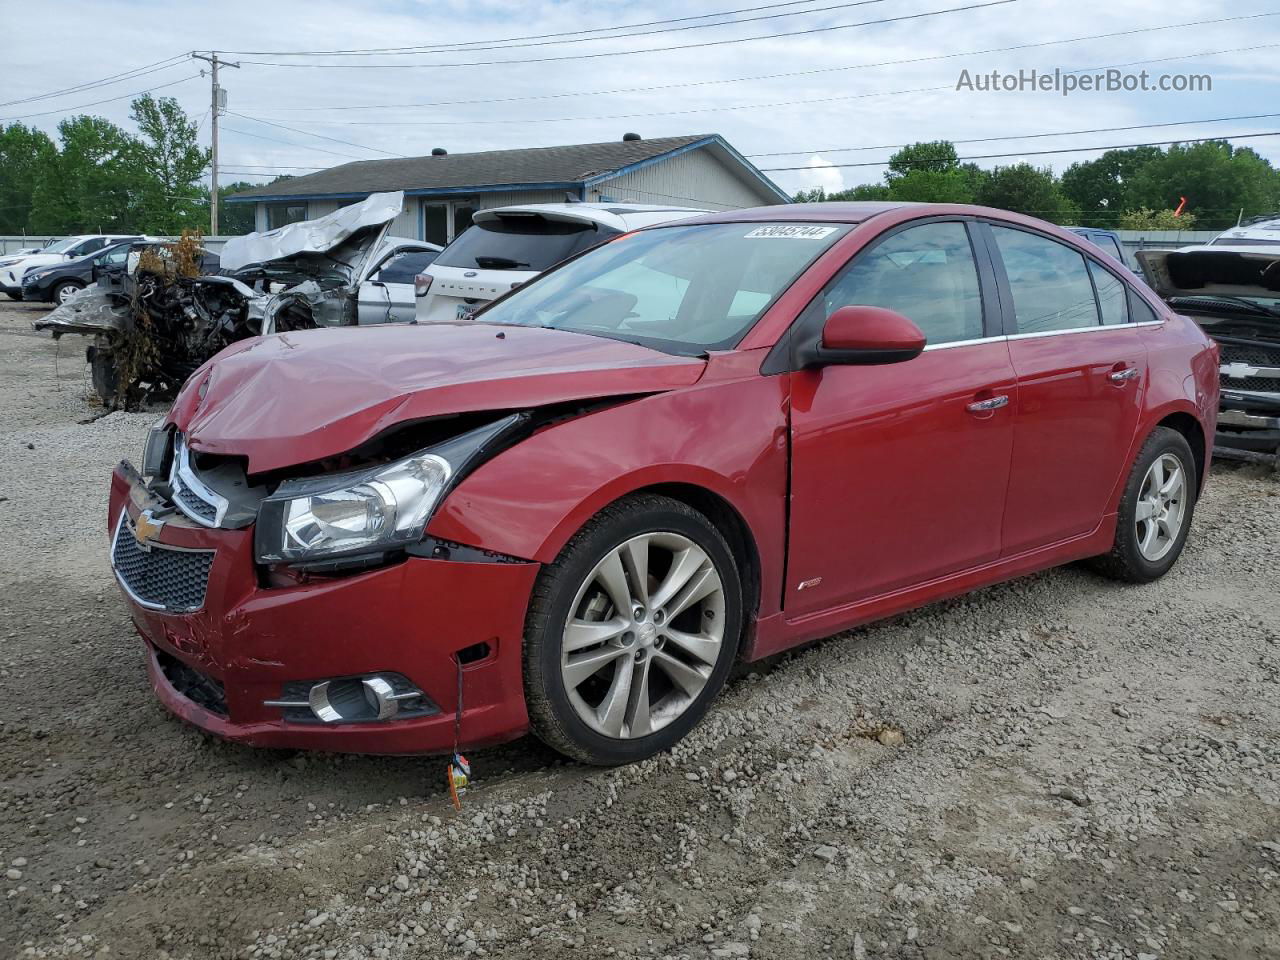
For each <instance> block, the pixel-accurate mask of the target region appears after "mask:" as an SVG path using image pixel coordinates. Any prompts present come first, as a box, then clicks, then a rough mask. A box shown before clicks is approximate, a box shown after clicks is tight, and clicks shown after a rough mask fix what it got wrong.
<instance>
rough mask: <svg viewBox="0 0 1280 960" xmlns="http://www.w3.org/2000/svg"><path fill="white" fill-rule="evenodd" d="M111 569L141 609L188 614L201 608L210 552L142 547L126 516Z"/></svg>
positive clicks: (122, 520)
mask: <svg viewBox="0 0 1280 960" xmlns="http://www.w3.org/2000/svg"><path fill="white" fill-rule="evenodd" d="M111 566H112V567H113V568H114V569H115V571H116V576H118V577H119V578H120V582H121V583H122V584H123V585H124V588H125V589H126V590H128V591H129V593H130V594H131V595H132V596H133V598H134V599H135V600H137V601H138V602H139V603H141V604H143V605H144V606H147V607H151V608H153V609H157V610H168V611H170V612H171V613H190V612H191V611H193V610H199V609H200V608H201V607H202V606H203V605H204V593H205V588H206V587H207V586H208V583H209V568H210V567H211V566H213V551H212V550H182V549H178V548H176V547H165V546H161V545H160V544H150V545H148V546H147V547H143V546H142V545H141V544H139V543H138V541H137V538H136V537H135V536H134V534H133V524H132V523H131V522H130V520H129V518H128V516H124V517H122V518H121V520H120V524H119V525H118V526H117V527H116V539H115V542H114V543H113V544H112V545H111Z"/></svg>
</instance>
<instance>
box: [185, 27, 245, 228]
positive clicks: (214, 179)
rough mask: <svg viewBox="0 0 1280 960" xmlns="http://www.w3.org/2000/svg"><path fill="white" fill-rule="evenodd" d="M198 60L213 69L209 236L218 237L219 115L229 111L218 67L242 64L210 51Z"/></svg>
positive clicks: (194, 54) (195, 56)
mask: <svg viewBox="0 0 1280 960" xmlns="http://www.w3.org/2000/svg"><path fill="white" fill-rule="evenodd" d="M191 56H193V57H194V58H195V59H197V60H203V61H205V62H206V63H208V64H209V65H210V66H212V67H213V95H212V97H211V99H210V101H209V119H210V121H211V122H212V124H213V126H212V128H211V129H212V130H213V151H212V153H213V157H212V165H211V169H210V177H209V181H210V182H209V235H210V236H217V235H218V115H219V113H221V112H222V111H223V110H225V109H227V91H226V90H224V89H223V88H222V87H220V86H218V67H219V66H223V67H235V68H236V69H237V70H238V69H240V64H238V63H230V62H228V61H226V60H219V59H218V51H216V50H211V51H209V54H208V56H206V55H205V54H202V53H193V54H192V55H191Z"/></svg>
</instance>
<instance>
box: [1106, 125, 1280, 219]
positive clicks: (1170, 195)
mask: <svg viewBox="0 0 1280 960" xmlns="http://www.w3.org/2000/svg"><path fill="white" fill-rule="evenodd" d="M1181 197H1186V198H1187V211H1188V212H1190V213H1194V214H1196V215H1197V216H1198V217H1199V219H1200V222H1201V225H1202V227H1203V228H1204V229H1209V230H1216V229H1223V228H1226V227H1229V226H1231V225H1232V224H1233V223H1235V222H1236V218H1237V217H1238V216H1239V215H1240V211H1241V210H1243V211H1244V215H1245V216H1246V217H1248V216H1250V215H1252V214H1256V213H1265V212H1267V211H1270V210H1275V209H1276V207H1277V205H1278V202H1280V178H1278V175H1277V173H1276V171H1275V170H1273V169H1272V168H1271V165H1270V164H1269V163H1267V161H1266V160H1264V159H1263V158H1262V157H1260V156H1258V154H1256V153H1255V152H1254V151H1252V150H1250V149H1248V148H1247V147H1241V148H1235V147H1232V146H1231V145H1230V144H1229V143H1224V142H1223V141H1221V140H1209V141H1204V142H1201V143H1195V144H1189V145H1182V144H1174V145H1173V146H1171V147H1170V148H1169V150H1168V152H1167V153H1162V154H1161V155H1160V156H1159V157H1158V158H1156V159H1154V160H1152V161H1151V162H1150V163H1148V164H1146V165H1144V166H1143V167H1142V169H1141V170H1139V171H1138V173H1137V175H1136V176H1135V177H1134V184H1133V193H1132V196H1131V203H1130V204H1129V206H1128V207H1127V209H1136V208H1137V207H1151V208H1152V209H1154V210H1159V209H1161V208H1164V207H1176V206H1177V205H1178V203H1179V200H1180V198H1181Z"/></svg>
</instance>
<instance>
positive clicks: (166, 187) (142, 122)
mask: <svg viewBox="0 0 1280 960" xmlns="http://www.w3.org/2000/svg"><path fill="white" fill-rule="evenodd" d="M130 114H131V116H132V117H133V120H134V122H135V123H136V124H137V125H138V133H139V136H138V137H137V138H132V139H131V142H130V144H129V149H128V153H127V160H126V162H127V164H128V166H129V176H130V179H131V180H132V182H133V185H134V188H135V193H134V197H133V202H134V207H133V214H134V217H135V223H134V227H133V229H134V230H138V231H140V232H144V233H168V234H172V233H181V232H182V231H183V230H184V229H190V228H193V227H200V226H202V225H205V224H207V223H208V215H209V212H208V211H209V208H208V204H207V199H208V198H207V195H206V196H205V197H203V198H202V197H201V193H202V191H201V187H200V178H201V176H202V175H203V174H204V171H205V169H206V168H207V167H208V166H209V161H210V151H208V150H206V149H204V148H203V147H201V146H200V145H199V144H198V143H197V142H196V125H195V124H194V123H193V122H192V121H191V120H189V119H188V118H187V115H186V114H185V113H184V112H183V110H182V108H181V107H180V106H178V101H177V100H174V99H173V98H172V97H162V98H161V99H159V100H156V99H153V98H152V96H151V94H145V95H144V96H141V97H139V98H138V99H136V100H134V101H133V105H132V110H131V111H130ZM202 199H203V200H204V201H205V202H204V203H202V202H200V201H201V200H202Z"/></svg>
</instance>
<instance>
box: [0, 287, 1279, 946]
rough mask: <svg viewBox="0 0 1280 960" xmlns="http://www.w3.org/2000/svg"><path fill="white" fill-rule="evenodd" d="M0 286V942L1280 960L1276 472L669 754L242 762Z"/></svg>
mask: <svg viewBox="0 0 1280 960" xmlns="http://www.w3.org/2000/svg"><path fill="white" fill-rule="evenodd" d="M38 313H39V310H38V309H37V308H35V307H34V306H30V305H18V304H6V305H3V306H0V404H2V405H3V408H4V410H5V412H6V415H5V417H4V418H3V421H0V443H2V444H3V448H2V449H3V452H4V456H3V458H2V459H0V543H3V552H2V553H0V631H2V634H0V636H2V637H3V647H2V648H0V704H3V708H2V709H0V769H3V770H4V771H5V775H4V777H3V780H2V782H0V870H5V871H7V872H6V873H5V877H4V878H3V880H0V883H2V884H3V887H2V889H3V891H4V897H3V900H2V901H0V955H3V956H10V955H15V956H37V957H65V956H111V957H148V958H149V957H174V958H186V957H191V958H206V957H237V958H238V957H281V958H284V957H324V958H343V960H345V958H353V960H354V958H369V957H379V958H381V957H386V958H399V957H418V956H423V957H426V956H460V955H468V954H473V955H477V956H494V957H516V956H518V957H547V958H550V957H557V958H559V957H565V956H575V955H576V956H583V957H592V958H594V957H600V956H617V957H646V958H647V957H689V958H721V957H729V958H732V957H747V956H752V957H779V958H801V957H803V958H812V957H815V956H818V957H821V956H834V957H852V958H856V960H862V958H882V957H906V958H930V960H933V958H938V960H941V958H954V957H1036V958H1047V957H1064V958H1066V957H1070V958H1090V960H1096V958H1135V960H1155V958H1172V957H1187V958H1196V960H1208V958H1223V960H1242V958H1251V957H1258V958H1262V957H1269V958H1274V957H1276V956H1280V646H1278V645H1277V644H1278V643H1280V588H1278V587H1277V583H1278V582H1280V581H1278V579H1277V574H1276V570H1277V564H1278V562H1280V539H1278V538H1277V535H1276V532H1277V529H1278V524H1280V482H1278V481H1277V478H1276V476H1275V475H1274V474H1273V473H1272V472H1271V470H1270V469H1269V468H1264V467H1260V466H1256V465H1246V466H1232V465H1219V466H1218V467H1217V468H1216V473H1215V476H1214V477H1213V479H1212V482H1211V484H1210V485H1209V488H1208V489H1207V491H1206V492H1205V497H1204V499H1203V500H1202V502H1201V503H1200V506H1199V509H1198V512H1197V515H1196V518H1195V527H1194V529H1193V531H1192V535H1191V539H1190V541H1189V542H1188V547H1187V553H1186V555H1185V556H1184V558H1183V560H1182V561H1181V562H1180V563H1179V565H1178V566H1177V567H1175V569H1174V570H1173V572H1172V573H1171V574H1170V575H1169V576H1168V577H1166V578H1165V579H1164V580H1163V581H1161V582H1159V583H1157V584H1154V585H1151V586H1146V587H1130V586H1121V585H1118V584H1114V583H1110V582H1107V581H1104V580H1101V579H1099V578H1097V577H1095V576H1094V575H1092V574H1091V573H1089V572H1087V571H1086V570H1083V569H1080V568H1074V567H1073V568H1066V569H1060V570H1056V571H1051V572H1048V573H1044V574H1041V575H1038V576H1034V577H1028V578H1024V579H1021V580H1018V581H1015V582H1013V583H1009V584H1005V585H1002V586H998V587H994V588H991V589H988V590H984V591H981V592H979V593H976V594H973V595H970V596H968V597H965V598H963V599H960V600H957V601H953V602H951V603H948V604H943V605H937V606H933V607H930V608H928V609H925V610H922V611H919V612H917V613H914V614H911V615H909V616H904V617H900V618H897V619H895V620H893V621H890V622H888V623H885V624H881V625H877V626H874V627H870V628H866V629H862V630H858V631H854V632H853V633H852V634H847V635H842V636H840V637H834V638H831V639H829V640H826V641H824V642H822V643H820V644H816V645H814V646H812V647H810V648H808V649H807V650H804V651H802V652H799V653H795V654H793V655H790V656H786V657H783V658H780V659H778V660H776V661H773V662H771V663H768V664H765V665H762V666H760V667H758V668H756V669H754V670H751V671H744V672H743V673H742V674H741V675H740V676H739V677H738V678H737V679H735V681H734V682H733V683H732V684H731V686H730V688H729V690H728V691H727V692H726V694H725V695H724V696H723V697H722V699H721V700H720V702H719V703H718V704H717V706H716V707H715V708H714V709H713V710H712V712H711V715H710V716H709V718H708V720H707V721H706V722H704V723H703V724H702V726H701V727H700V728H699V729H698V730H696V731H695V732H694V734H693V735H692V736H691V737H690V738H689V739H688V740H687V741H686V742H685V743H683V744H681V745H680V747H679V748H678V749H677V751H676V752H675V753H674V754H672V755H670V756H664V757H660V758H658V759H655V760H652V761H649V762H647V763H644V764H640V765H638V766H633V767H629V768H625V769H619V770H597V769H588V768H584V767H580V766H576V765H571V764H565V763H562V762H560V761H559V760H557V759H556V757H555V756H554V755H552V754H550V753H549V752H548V751H547V750H546V749H544V748H542V747H540V746H539V745H538V744H536V743H535V742H533V741H523V742H520V743H517V744H513V745H510V746H508V747H506V748H503V749H499V750H492V751H486V752H481V753H478V754H476V755H474V756H473V757H472V758H471V759H472V761H473V764H474V767H475V771H476V775H477V786H476V788H475V789H473V790H472V791H471V792H470V793H469V794H468V795H467V797H466V799H465V801H464V808H463V811H462V812H461V814H455V813H454V812H453V810H452V808H451V807H450V806H449V804H448V802H447V799H446V797H445V796H444V793H443V764H442V763H441V762H440V761H439V760H434V759H432V760H406V759H377V758H361V757H339V756H318V755H310V756H307V755H300V754H286V753H280V752H270V751H252V750H249V749H247V748H240V747H232V746H228V745H226V744H223V743H219V742H216V741H214V740H211V739H209V738H207V737H205V736H203V735H202V734H200V733H199V732H197V731H195V730H193V729H191V728H189V727H186V726H184V725H183V724H181V723H179V722H178V721H176V720H173V719H172V718H170V717H169V716H168V715H167V714H166V713H164V711H162V710H161V709H160V708H159V707H158V706H157V705H156V704H155V703H154V702H153V700H152V697H151V694H150V691H149V689H148V686H147V683H146V680H145V677H144V673H143V664H142V656H141V649H140V646H139V644H138V642H137V640H136V639H135V637H134V635H133V633H132V630H131V629H130V625H129V620H128V617H127V615H126V613H125V610H124V607H123V605H122V604H121V602H120V601H119V599H118V597H117V595H116V590H115V587H114V585H113V583H112V581H111V577H110V573H109V568H108V566H107V562H106V557H105V553H106V541H105V527H106V516H105V508H106V496H107V474H108V471H109V470H110V468H111V465H112V464H113V463H114V462H115V461H116V460H118V459H119V458H121V457H124V456H128V457H133V456H136V454H137V451H138V450H139V449H140V447H141V443H142V438H143V434H144V432H145V430H146V427H147V426H148V425H149V424H150V423H151V422H152V421H153V420H154V419H155V417H156V412H154V411H153V412H150V413H143V414H120V413H116V414H112V415H110V416H107V417H102V418H100V419H92V420H91V419H90V418H93V417H95V416H96V415H97V414H98V413H100V412H101V411H99V410H95V408H94V406H93V405H92V404H91V403H89V402H88V400H87V399H86V377H85V370H84V363H83V350H82V348H83V343H82V342H77V341H76V339H75V338H69V339H68V340H67V341H65V342H64V343H63V345H62V347H61V350H58V349H57V348H56V346H55V344H54V343H53V342H52V341H50V340H48V339H47V338H45V337H44V336H40V335H36V334H34V333H32V332H31V330H30V328H29V326H28V323H29V321H30V320H31V319H32V318H33V317H35V316H36V315H38Z"/></svg>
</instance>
